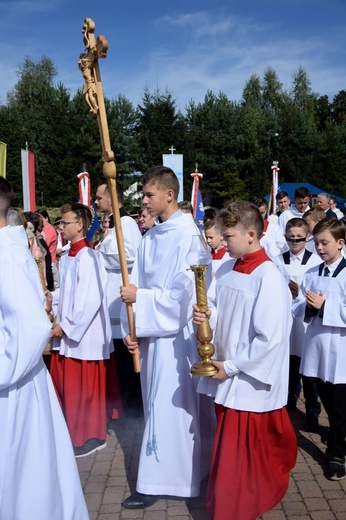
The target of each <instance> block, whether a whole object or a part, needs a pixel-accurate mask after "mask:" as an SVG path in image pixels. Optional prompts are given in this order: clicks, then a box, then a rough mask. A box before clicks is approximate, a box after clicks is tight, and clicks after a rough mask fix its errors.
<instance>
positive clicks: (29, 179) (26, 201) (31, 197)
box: [21, 150, 36, 211]
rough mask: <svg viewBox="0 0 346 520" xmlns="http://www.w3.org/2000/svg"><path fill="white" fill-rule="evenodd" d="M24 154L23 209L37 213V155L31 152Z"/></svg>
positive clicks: (26, 151)
mask: <svg viewBox="0 0 346 520" xmlns="http://www.w3.org/2000/svg"><path fill="white" fill-rule="evenodd" d="M21 152H22V180H23V209H24V211H36V189H35V155H34V154H33V152H29V150H21Z"/></svg>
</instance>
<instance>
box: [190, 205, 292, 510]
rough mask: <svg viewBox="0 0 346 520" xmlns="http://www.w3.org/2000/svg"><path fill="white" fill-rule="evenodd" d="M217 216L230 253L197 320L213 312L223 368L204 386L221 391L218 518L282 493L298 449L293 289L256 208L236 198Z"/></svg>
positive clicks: (214, 472)
mask: <svg viewBox="0 0 346 520" xmlns="http://www.w3.org/2000/svg"><path fill="white" fill-rule="evenodd" d="M218 221H219V224H220V228H221V233H222V235H223V242H224V244H225V246H226V249H227V251H228V253H229V255H230V256H231V257H232V259H230V260H229V261H228V262H225V263H224V264H223V265H222V266H221V267H220V268H219V269H218V270H217V272H216V274H215V277H214V279H213V282H212V284H211V286H210V290H209V292H208V296H209V299H208V301H209V307H210V310H208V311H207V312H206V313H201V312H200V311H199V309H198V307H197V306H196V305H195V306H194V321H195V323H196V324H197V325H198V324H200V323H202V322H203V321H204V320H205V319H208V318H210V325H211V327H212V328H213V329H214V338H213V343H214V346H215V360H212V364H213V365H214V366H215V367H217V368H218V370H219V372H218V373H217V374H216V375H215V376H213V377H212V378H200V381H199V386H198V388H199V391H200V392H204V393H207V394H208V395H210V396H212V397H214V398H215V408H216V414H217V419H218V423H217V428H216V435H215V439H214V448H213V456H212V463H211V468H210V474H209V485H208V491H207V511H208V514H209V515H210V517H211V518H213V520H225V519H226V518H229V519H234V520H236V519H237V520H238V519H241V520H254V518H257V517H258V516H260V515H261V514H262V513H264V512H266V511H268V510H270V509H272V508H273V507H274V506H275V505H277V504H278V503H279V502H280V501H281V500H282V498H283V496H284V495H285V493H286V491H287V488H288V481H289V472H290V470H291V469H292V468H293V467H294V465H295V460H296V455H297V441H296V436H295V433H294V430H293V427H292V424H291V421H290V419H289V417H288V414H287V411H286V408H285V405H286V403H287V388H288V369H289V334H290V328H291V324H292V318H291V295H290V293H289V289H288V287H287V284H286V282H285V279H284V277H283V276H282V275H281V273H280V272H279V270H278V269H277V267H276V266H275V265H274V263H273V262H272V261H271V260H270V259H269V257H268V256H267V254H266V253H265V251H264V249H263V248H261V246H260V243H259V240H260V238H261V235H262V232H263V219H262V217H261V214H260V212H259V210H258V208H257V207H256V206H255V205H253V204H251V203H248V202H236V203H233V204H230V205H229V206H228V207H227V208H226V209H224V210H221V212H220V214H219V216H218Z"/></svg>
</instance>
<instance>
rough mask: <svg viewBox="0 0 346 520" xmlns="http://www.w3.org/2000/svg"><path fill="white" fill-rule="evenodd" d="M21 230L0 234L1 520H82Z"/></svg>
mask: <svg viewBox="0 0 346 520" xmlns="http://www.w3.org/2000/svg"><path fill="white" fill-rule="evenodd" d="M44 304H45V301H44V296H43V292H42V288H41V284H40V280H39V275H38V269H37V266H36V264H35V261H34V259H33V257H32V255H31V253H30V251H29V249H28V241H27V236H26V233H25V230H24V228H23V227H22V226H15V227H12V226H7V227H5V228H2V229H0V424H1V426H0V518H1V520H48V519H49V520H87V519H88V518H89V515H88V512H87V508H86V505H85V501H84V497H83V493H82V488H81V485H80V480H79V475H78V470H77V466H76V461H75V458H74V453H73V450H72V445H71V440H70V436H69V434H68V431H67V427H66V423H65V420H64V418H63V415H62V411H61V408H60V405H59V403H58V400H57V397H56V394H55V390H54V388H53V385H52V381H51V378H50V375H49V373H48V371H47V369H46V366H45V364H44V362H43V359H42V352H43V350H44V348H45V346H46V344H47V341H48V339H49V334H50V327H51V324H50V322H49V320H48V318H47V315H46V312H45V309H44Z"/></svg>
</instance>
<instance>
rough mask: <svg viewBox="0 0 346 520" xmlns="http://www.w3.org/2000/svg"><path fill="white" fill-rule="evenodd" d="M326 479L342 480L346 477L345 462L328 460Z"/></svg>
mask: <svg viewBox="0 0 346 520" xmlns="http://www.w3.org/2000/svg"><path fill="white" fill-rule="evenodd" d="M326 477H327V479H329V480H342V479H343V478H345V477H346V470H345V461H344V459H343V458H339V457H333V458H331V459H330V462H329V465H328V470H327V474H326Z"/></svg>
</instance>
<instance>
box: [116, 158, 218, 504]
mask: <svg viewBox="0 0 346 520" xmlns="http://www.w3.org/2000/svg"><path fill="white" fill-rule="evenodd" d="M142 185H143V204H144V205H145V206H146V207H147V209H148V211H149V213H150V214H151V215H152V216H154V215H155V216H157V217H158V218H157V221H156V224H155V226H154V227H152V228H151V229H149V231H147V233H146V234H145V235H144V236H143V238H142V242H141V245H140V247H139V251H138V258H137V260H136V261H135V264H134V267H133V270H132V276H131V285H130V286H127V287H125V286H123V287H122V288H121V295H122V298H123V301H124V302H125V303H135V305H134V314H135V325H136V335H137V337H138V338H139V349H140V357H141V384H142V396H143V406H144V420H145V430H144V435H143V440H142V447H141V453H140V459H139V469H138V476H137V485H136V492H135V493H133V494H132V495H131V496H130V497H128V498H126V500H125V501H124V502H123V506H124V507H126V508H128V509H142V508H144V507H148V506H150V505H152V504H154V503H155V502H156V501H157V500H158V499H159V496H160V495H173V496H180V497H194V496H198V494H199V490H200V482H201V480H202V478H203V477H204V476H206V474H203V467H202V465H201V459H202V456H203V455H205V450H204V449H203V446H202V438H203V433H202V431H201V424H200V422H201V421H200V414H201V399H200V397H201V396H199V395H198V394H197V391H196V390H197V382H198V380H197V378H195V377H194V376H192V375H191V374H190V368H191V365H192V364H193V363H194V362H195V361H197V358H198V356H197V350H196V346H197V342H196V338H195V333H194V327H193V323H192V303H193V301H195V284H194V278H193V273H192V272H191V270H189V267H190V266H189V264H188V263H187V260H186V255H187V254H188V252H189V248H190V245H191V243H192V237H193V236H195V235H199V230H198V228H197V226H196V225H195V223H194V220H193V217H192V215H191V213H186V214H184V213H182V212H181V211H180V210H179V208H178V203H177V197H178V194H179V182H178V179H177V177H176V175H175V174H174V172H173V171H172V170H171V169H170V168H166V167H164V166H157V167H154V168H152V169H151V170H149V171H148V172H146V174H145V175H144V176H143V179H142ZM122 323H123V327H124V336H125V335H126V337H125V341H126V343H127V345H128V347H129V349H133V348H137V347H138V343H137V342H132V341H131V340H130V337H129V336H128V324H127V320H126V319H125V320H124V321H123V322H122ZM210 444H211V443H210ZM205 469H206V468H205Z"/></svg>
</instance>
